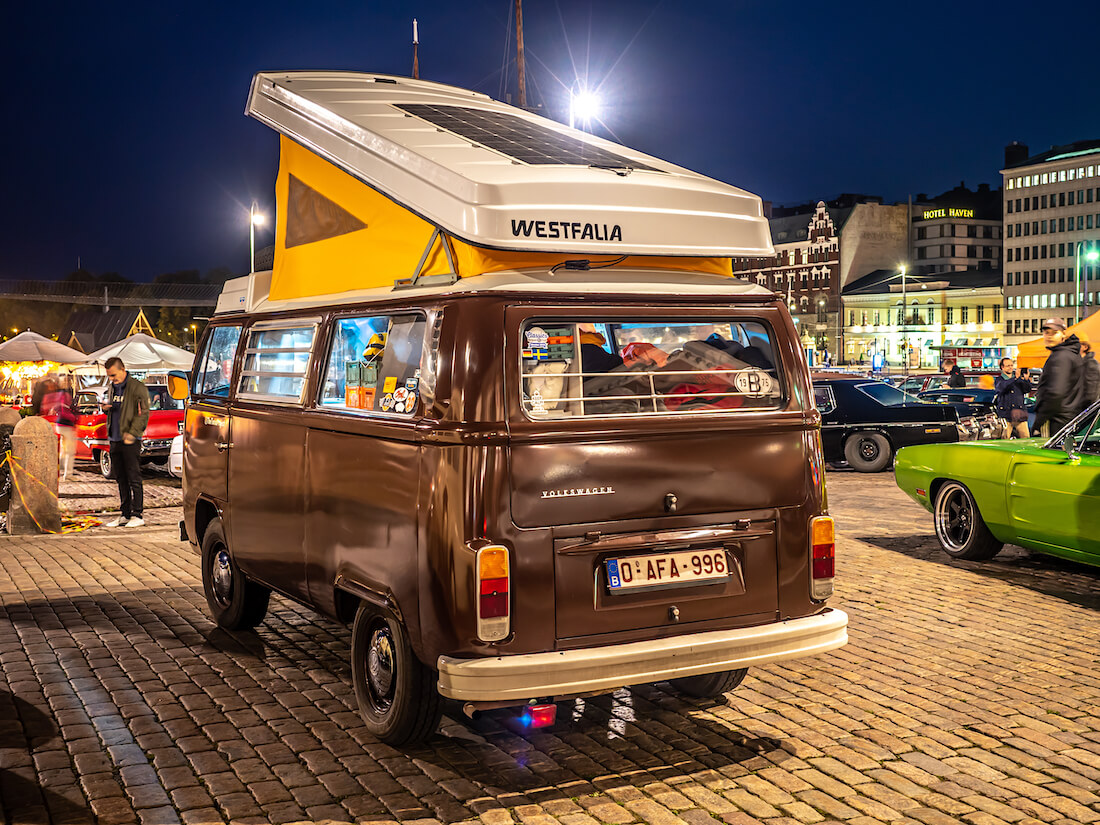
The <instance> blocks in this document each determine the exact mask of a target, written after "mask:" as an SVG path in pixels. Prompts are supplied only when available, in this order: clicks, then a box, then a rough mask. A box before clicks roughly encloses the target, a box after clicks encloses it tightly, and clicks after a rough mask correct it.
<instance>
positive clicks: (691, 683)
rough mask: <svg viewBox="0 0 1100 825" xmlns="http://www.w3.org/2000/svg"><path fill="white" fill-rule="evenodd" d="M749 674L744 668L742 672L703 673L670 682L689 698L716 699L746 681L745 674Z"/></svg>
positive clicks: (670, 680)
mask: <svg viewBox="0 0 1100 825" xmlns="http://www.w3.org/2000/svg"><path fill="white" fill-rule="evenodd" d="M748 672H749V671H748V668H744V667H743V668H741V669H740V670H723V671H719V672H718V673H703V674H700V675H699V676H684V677H682V678H680V679H669V680H668V681H669V684H670V685H672V686H673V687H674V688H676V690H678V691H680V693H683V694H686V695H687V696H694V697H695V698H696V699H715V698H717V697H719V696H721V695H722V694H723V693H729V692H730V691H731V690H733V689H734V688H736V687H737V686H738V685H739V684H741V683H742V682H743V681H745V674H746V673H748Z"/></svg>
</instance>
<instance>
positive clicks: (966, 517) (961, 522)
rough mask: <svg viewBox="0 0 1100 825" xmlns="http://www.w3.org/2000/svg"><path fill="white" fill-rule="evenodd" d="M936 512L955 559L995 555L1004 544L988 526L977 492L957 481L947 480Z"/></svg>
mask: <svg viewBox="0 0 1100 825" xmlns="http://www.w3.org/2000/svg"><path fill="white" fill-rule="evenodd" d="M932 516H933V520H934V522H935V525H936V538H937V539H939V542H940V547H942V548H943V552H945V553H946V554H947V555H949V556H950V557H951V558H953V559H967V560H969V561H982V560H985V559H991V558H993V557H994V556H995V555H997V553H999V552H1000V550H1001V548H1002V547H1004V543H1003V542H999V541H997V539H996V538H995V537H994V536H993V534H992V533H991V532H990V531H989V528H988V527H987V526H986V524H985V521H984V520H983V519H982V514H981V513H980V512H978V505H977V504H976V503H975V502H974V496H973V495H972V494H971V493H970V491H969V490H968V489H966V487H965V486H964V485H962V484H960V483H959V482H957V481H949V482H947V483H946V484H944V485H943V486H942V487H941V488H940V489H939V491H938V492H937V493H936V503H935V506H934V507H933V509H932Z"/></svg>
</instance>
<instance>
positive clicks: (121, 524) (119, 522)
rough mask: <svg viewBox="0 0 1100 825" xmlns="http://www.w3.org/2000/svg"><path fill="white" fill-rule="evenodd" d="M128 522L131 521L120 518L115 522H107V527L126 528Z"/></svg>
mask: <svg viewBox="0 0 1100 825" xmlns="http://www.w3.org/2000/svg"><path fill="white" fill-rule="evenodd" d="M128 521H129V519H124V518H123V517H122V516H119V517H118V518H116V519H115V520H114V521H109V522H107V525H106V526H107V527H125V526H126V523H127V522H128Z"/></svg>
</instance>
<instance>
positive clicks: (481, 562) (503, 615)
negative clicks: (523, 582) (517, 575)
mask: <svg viewBox="0 0 1100 825" xmlns="http://www.w3.org/2000/svg"><path fill="white" fill-rule="evenodd" d="M475 565H476V568H477V637H478V638H479V639H481V640H482V641H484V642H499V641H500V640H501V639H504V638H507V636H508V634H509V633H510V632H511V618H510V616H509V604H510V599H511V593H510V591H511V572H510V567H509V563H508V548H507V547H503V546H501V545H499V544H490V545H488V546H486V547H482V548H481V549H480V550H478V551H477V559H476V560H475Z"/></svg>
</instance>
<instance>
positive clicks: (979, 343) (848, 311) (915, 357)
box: [843, 269, 1004, 369]
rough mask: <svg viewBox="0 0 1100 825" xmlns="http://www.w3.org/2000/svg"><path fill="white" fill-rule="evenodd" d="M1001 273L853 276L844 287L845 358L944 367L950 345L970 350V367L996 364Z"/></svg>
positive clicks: (881, 272) (1000, 346)
mask: <svg viewBox="0 0 1100 825" xmlns="http://www.w3.org/2000/svg"><path fill="white" fill-rule="evenodd" d="M1001 278H1002V276H1001V272H1000V270H995V269H967V270H963V271H958V272H941V273H926V274H921V273H918V274H915V275H911V274H909V273H905V275H903V274H902V273H901V271H900V270H898V269H888V270H879V271H877V272H872V273H870V274H868V275H866V276H864V277H863V278H860V279H859V280H857V281H854V282H853V283H851V284H849V285H848V286H847V287H845V289H844V294H843V306H844V324H845V326H844V360H845V362H846V363H850V364H872V363H874V364H876V365H881V366H883V367H887V368H902V367H905V366H906V365H907V364H908V367H910V368H916V367H936V368H939V367H940V366H941V362H942V360H943V357H944V351H945V350H951V355H952V356H953V357H958V356H957V352H958V351H964V352H965V360H960V366H962V367H964V368H965V369H980V368H986V369H992V368H993V367H994V366H995V365H996V363H997V359H998V358H999V357H1000V356H1001V355H1003V354H1004V340H1003V333H1002V329H1003V327H1002V324H1003V317H1002V316H1003V310H1002V306H1003V302H1004V299H1003V295H1002V290H1001ZM876 355H877V356H879V358H876Z"/></svg>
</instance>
